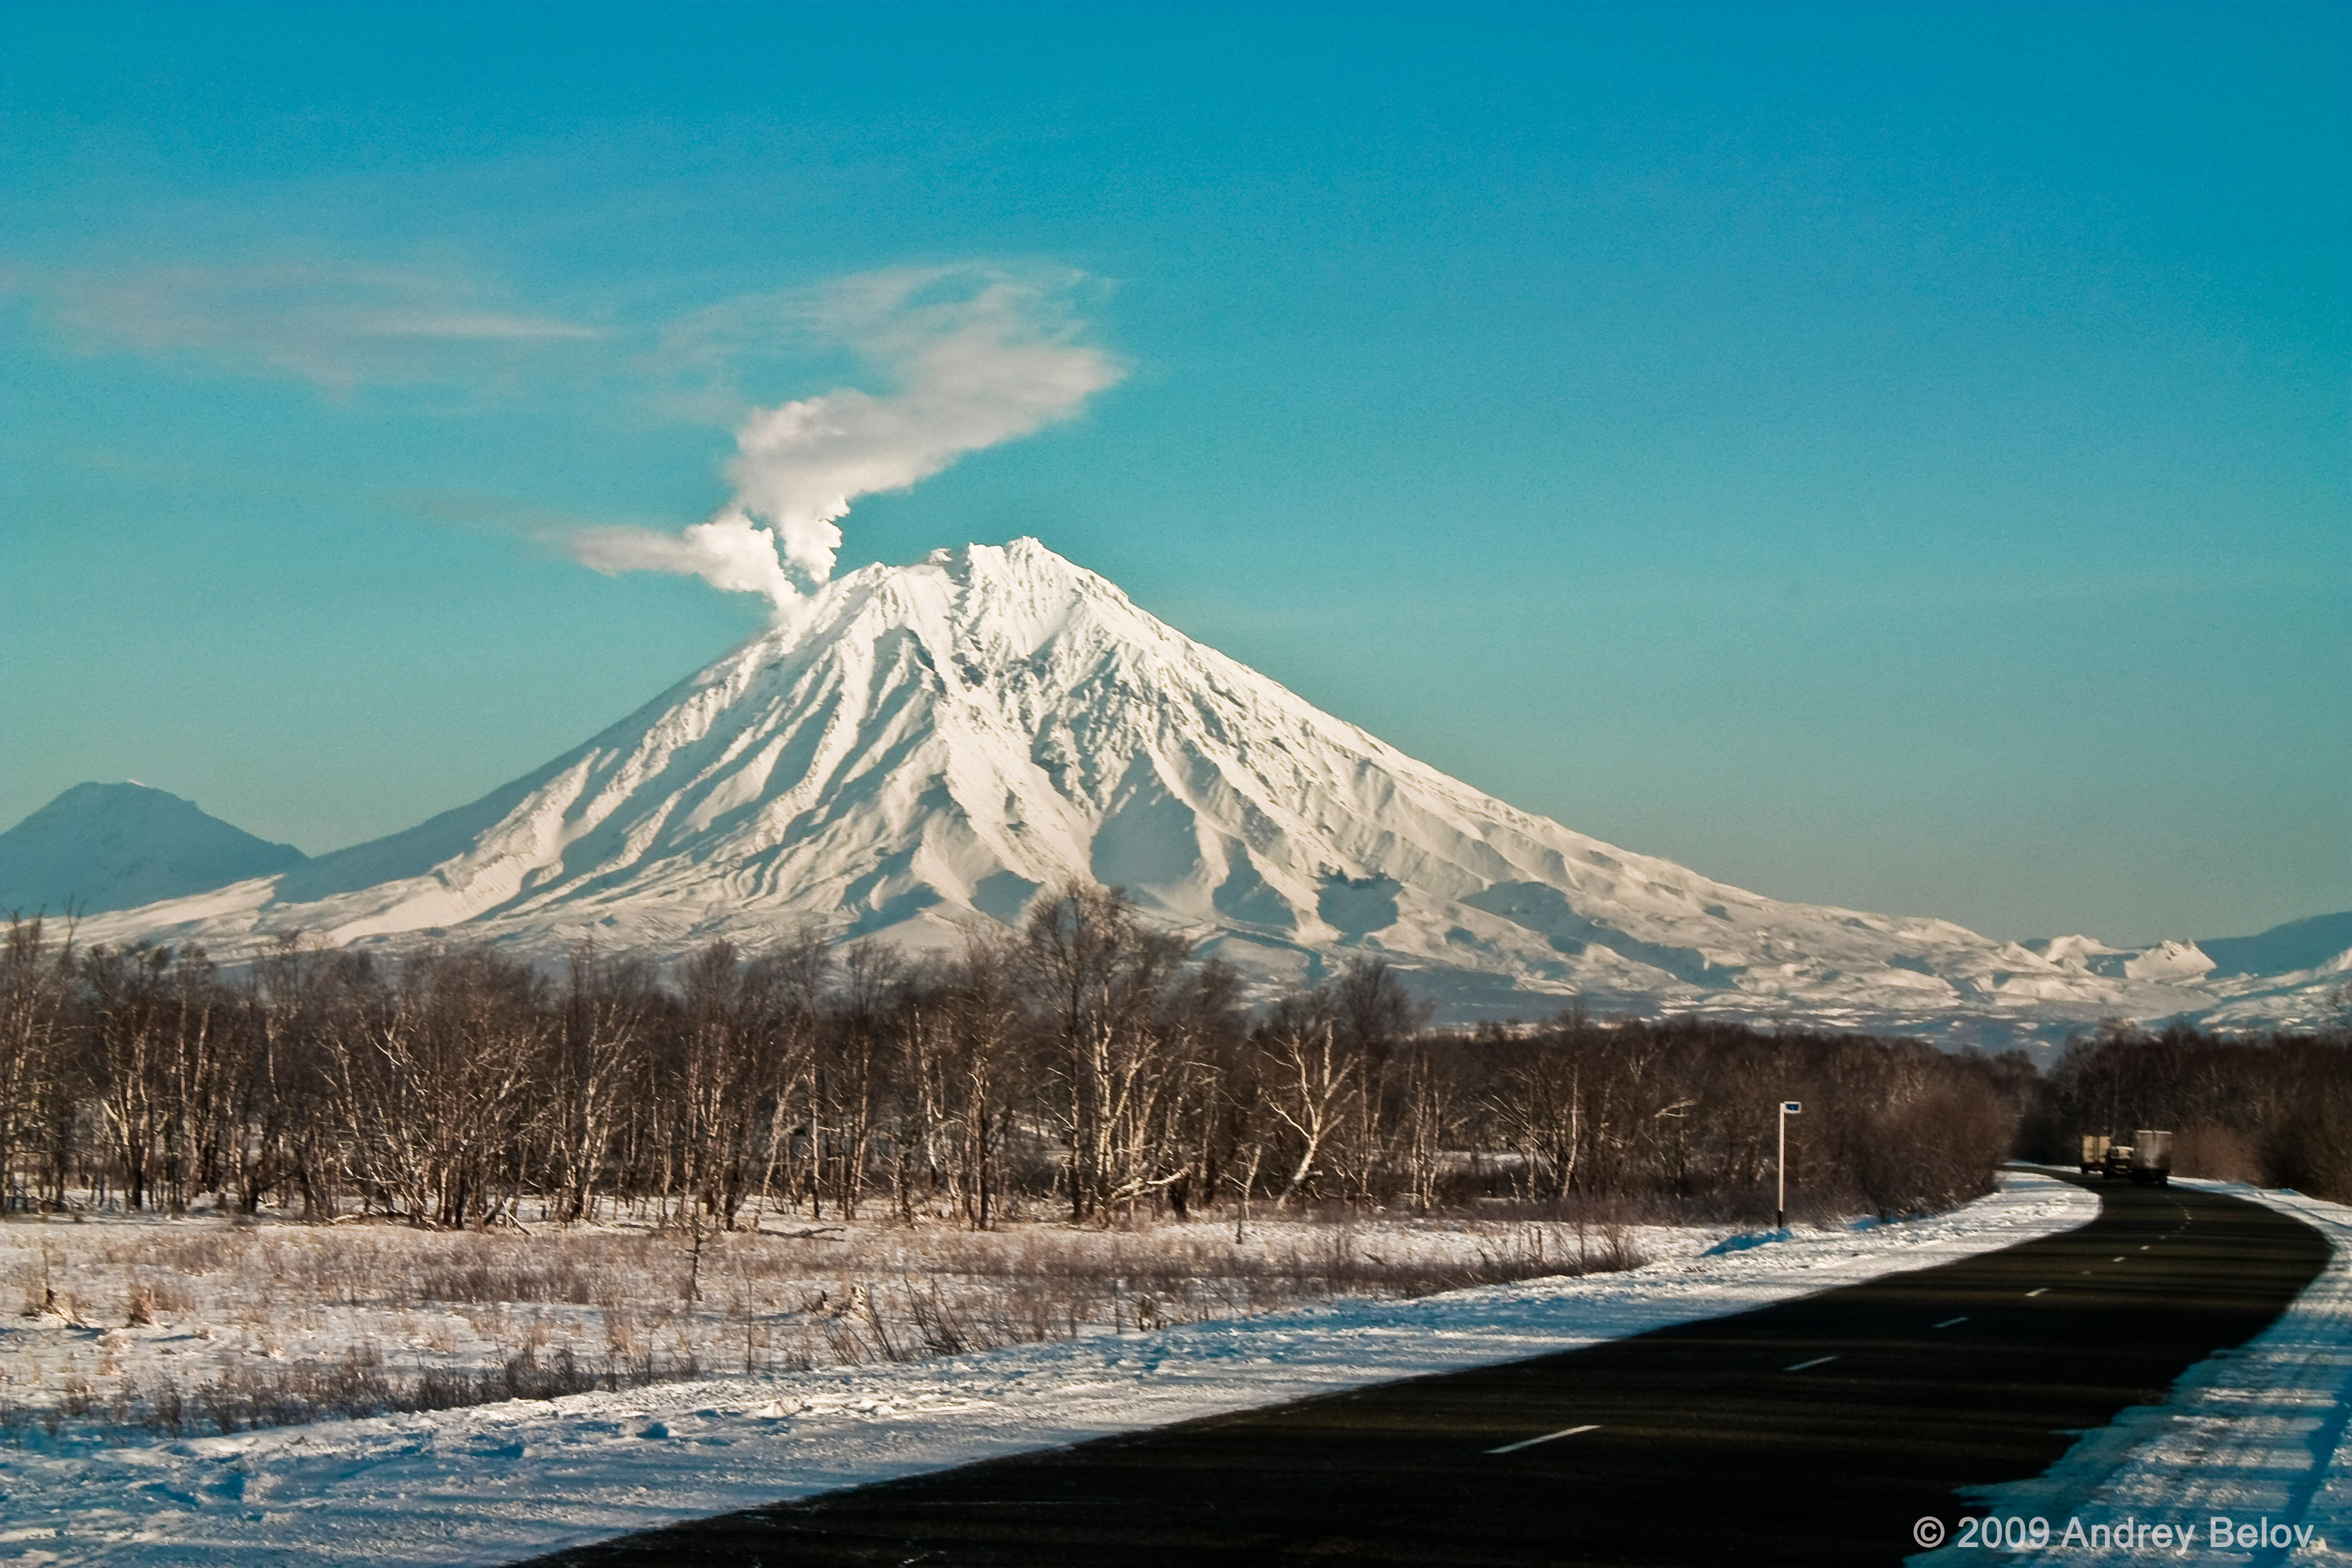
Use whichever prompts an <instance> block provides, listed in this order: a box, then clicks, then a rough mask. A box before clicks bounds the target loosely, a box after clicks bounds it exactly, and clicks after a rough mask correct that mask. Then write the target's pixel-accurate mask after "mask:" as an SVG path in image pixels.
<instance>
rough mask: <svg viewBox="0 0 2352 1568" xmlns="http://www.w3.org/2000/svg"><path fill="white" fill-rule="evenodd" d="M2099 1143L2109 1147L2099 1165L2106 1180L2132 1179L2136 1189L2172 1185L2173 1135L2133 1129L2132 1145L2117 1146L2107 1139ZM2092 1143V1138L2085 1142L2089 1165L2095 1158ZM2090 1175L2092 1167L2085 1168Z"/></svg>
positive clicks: (2143, 1128)
mask: <svg viewBox="0 0 2352 1568" xmlns="http://www.w3.org/2000/svg"><path fill="white" fill-rule="evenodd" d="M2092 1142H2093V1140H2091V1139H2089V1138H2085V1139H2084V1140H2083V1157H2084V1160H2086V1161H2087V1160H2088V1159H2089V1158H2090V1157H2091V1144H2092ZM2097 1142H2102V1143H2105V1144H2106V1146H2107V1147H2106V1152H2105V1157H2104V1158H2103V1159H2102V1160H2101V1161H2100V1164H2099V1173H2100V1175H2101V1176H2102V1177H2103V1178H2105V1180H2108V1181H2113V1180H2114V1179H2115V1178H2116V1177H2117V1176H2128V1177H2130V1178H2131V1181H2132V1184H2133V1185H2135V1186H2141V1187H2161V1186H2167V1185H2169V1184H2171V1181H2172V1134H2171V1133H2169V1132H2161V1131H2155V1130H2153V1129H2150V1128H2146V1127H2139V1128H2135V1129H2133V1131H2132V1135H2131V1142H2128V1143H2116V1142H2110V1141H2109V1140H2107V1139H2104V1138H2102V1139H2099V1140H2097ZM2089 1171H2090V1168H2089V1166H2088V1165H2085V1166H2084V1174H2086V1175H2087V1174H2088V1173H2089Z"/></svg>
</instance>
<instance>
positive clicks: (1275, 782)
mask: <svg viewBox="0 0 2352 1568" xmlns="http://www.w3.org/2000/svg"><path fill="white" fill-rule="evenodd" d="M1072 877H1078V878H1088V879H1095V880H1098V881H1101V882H1105V883H1114V884H1118V885H1122V886H1124V887H1126V888H1128V889H1129V890H1130V891H1131V892H1132V893H1133V894H1134V895H1135V896H1136V898H1137V900H1138V901H1139V903H1140V905H1141V906H1142V908H1143V909H1144V910H1146V911H1147V912H1148V913H1149V914H1150V915H1151V916H1152V917H1154V918H1156V919H1158V920H1160V921H1165V922H1166V923H1168V924H1169V925H1171V926H1172V927H1174V928H1176V929H1178V930H1181V931H1184V932H1186V933H1187V934H1189V935H1191V936H1192V937H1193V938H1194V939H1195V940H1196V941H1197V942H1199V944H1200V946H1201V949H1202V951H1203V952H1212V953H1214V954H1215V955H1216V956H1218V957H1221V958H1223V959H1224V960H1225V961H1226V962H1228V963H1232V964H1234V966H1235V967H1237V968H1238V969H1240V970H1241V971H1242V972H1243V973H1244V974H1245V975H1247V976H1249V977H1250V978H1252V979H1253V980H1255V981H1258V982H1261V983H1265V984H1289V983H1294V982H1297V981H1298V980H1301V979H1307V980H1312V979H1314V978H1316V977H1318V975H1319V974H1320V973H1322V972H1323V971H1324V969H1325V968H1326V967H1327V966H1328V965H1330V964H1332V963H1335V962H1337V961H1341V960H1344V959H1345V958H1346V957H1348V956H1349V955H1351V954H1354V953H1357V952H1364V953H1372V954H1378V955H1381V956H1383V957H1385V958H1387V959H1389V960H1390V961H1391V963H1395V964H1396V965H1397V966H1398V967H1399V968H1400V969H1402V970H1403V971H1404V972H1405V973H1406V974H1407V977H1408V979H1409V980H1410V982H1411V983H1412V984H1413V985H1414V987H1415V988H1416V989H1418V990H1420V991H1421V992H1423V994H1428V995H1430V996H1432V997H1433V999H1435V1000H1436V1001H1437V1002H1438V1003H1439V1004H1440V1005H1441V1008H1442V1009H1443V1011H1442V1014H1441V1016H1453V1017H1457V1018H1459V1017H1469V1016H1481V1015H1494V1014H1500V1013H1503V1012H1511V1013H1517V1014H1520V1015H1529V1016H1531V1015H1540V1014H1542V1013H1544V1012H1547V1011H1549V1010H1550V1009H1551V1008H1553V1007H1556V1006H1558V1005H1561V1004H1563V1003H1565V1002H1566V1001H1567V999H1568V998H1569V997H1570V996H1571V995H1580V996H1583V997H1585V998H1587V999H1588V1000H1589V1001H1591V1003H1593V1004H1594V1005H1599V1006H1602V1007H1609V1006H1616V1005H1634V1006H1639V1007H1642V1008H1643V1009H1644V1010H1655V1009H1657V1008H1659V1007H1662V1006H1663V1007H1666V1008H1671V1009H1675V1010H1683V1011H1707V1012H1716V1013H1721V1014H1726V1015H1729V1016H1741V1017H1747V1018H1751V1019H1754V1018H1765V1019H1772V1018H1778V1019H1783V1020H1787V1021H1790V1022H1802V1023H1809V1024H1813V1025H1818V1026H1843V1027H1875V1028H1896V1029H1910V1030H1919V1031H1924V1032H1930V1033H1943V1034H1946V1035H1947V1036H1951V1037H1970V1036H1973V1037H2001V1036H2003V1035H2004V1034H2005V1033H2011V1032H2018V1031H2027V1032H2030V1031H2032V1030H2033V1029H2035V1028H2040V1029H2042V1030H2043V1031H2044V1032H2052V1031H2063V1029H2065V1028H2069V1027H2075V1026H2081V1025H2083V1024H2084V1023H2088V1022H2090V1021H2093V1020H2095V1019H2096V1018H2098V1017H2101V1016H2106V1015H2110V1014H2117V1013H2120V1014H2125V1015H2128V1016H2135V1017H2140V1018H2154V1017H2161V1016H2169V1015H2174V1014H2179V1013H2183V1012H2192V1011H2197V1010H2201V1009H2207V1008H2210V1007H2211V1006H2212V1005H2214V1004H2215V1001H2216V999H2217V998H2216V996H2215V994H2213V993H2212V991H2211V990H2210V989H2200V988H2199V987H2198V986H2197V985H2195V984H2191V983H2192V982H2194V981H2195V979H2196V978H2197V971H2196V970H2195V968H2194V966H2193V964H2187V965H2184V964H2181V963H2174V964H2172V965H2170V966H2169V967H2164V966H2158V967H2159V968H2161V969H2162V973H2154V972H2150V973H2145V974H2143V973H2134V972H2131V971H2132V969H2133V967H2134V966H2131V965H2126V966H2125V969H2124V971H2123V972H2115V970H2114V966H2113V965H2111V964H2108V963H2105V962H2104V961H2105V957H2106V954H2107V950H2105V949H2104V948H2101V949H2099V950H2098V952H2096V953H2091V952H2089V951H2088V948H2089V947H2095V946H2096V944H2088V946H2085V947H2084V952H2076V951H2074V948H2073V947H2067V946H2065V945H2064V944H2055V945H2053V947H2052V949H2051V951H2050V952H2048V953H2047V954H2044V953H2041V952H2032V951H2029V950H2028V949H2026V948H2025V947H2022V946H2021V945H2019V944H2017V943H2013V942H1993V941H1991V940H1989V939H1987V938H1984V937H1981V936H1979V935H1977V934H1976V933H1974V932H1972V931H1967V930H1965V929H1963V928H1962V927H1959V926H1957V925H1954V924H1952V923H1951V922H1949V921H1937V920H1928V919H1915V918H1902V917H1894V916H1887V915H1876V914H1866V913H1860V912H1856V911H1852V910H1837V909H1826V908H1820V907H1815V906H1811V905H1803V904H1790V903H1782V902H1779V901H1777V900H1771V899H1767V898H1763V897H1760V896H1759V895H1757V894H1754V893H1750V892H1747V891H1744V890H1742V889H1738V888H1733V887H1728V886H1726V885H1724V884H1722V883H1719V882H1715V881H1710V880H1709V879H1706V878H1704V877H1701V876H1699V875H1697V874H1696V873H1695V872H1693V871H1690V870H1687V869H1685V868H1682V867H1680V866H1676V865H1674V864H1672V863H1670V862H1668V861H1664V860H1659V859H1655V858H1651V857H1648V856H1643V855H1637V854H1633V853H1631V852H1628V851H1626V850H1622V849H1619V848H1616V847H1612V846H1610V845H1607V844H1603V843H1601V842H1600V841H1599V840H1596V839H1592V838H1588V837H1584V836H1583V835H1581V834H1579V833H1574V832H1571V831H1570V830H1569V829H1568V828H1565V827H1563V826H1560V825H1559V824H1558V823H1555V822H1552V821H1549V820H1548V819H1546V818H1543V817H1539V816H1532V815H1530V814H1529V813H1527V812H1523V811H1519V810H1517V809H1516V808H1514V807H1512V806H1510V805H1506V804H1505V803H1503V802H1501V801H1499V800H1496V799H1495V798H1494V797H1492V796H1491V795H1485V794H1482V793H1481V792H1479V791H1477V790H1475V789H1473V788H1471V787H1470V786H1469V785H1467V784H1463V783H1461V782H1460V781H1459V780H1456V779H1453V778H1449V777H1447V776H1446V775H1444V773H1439V772H1437V771H1436V770H1435V769H1433V768H1431V767H1429V766H1427V765H1426V764H1424V763H1419V762H1416V761H1414V760H1413V759H1412V758H1411V757H1408V756H1406V755H1404V754H1403V753H1402V752H1398V751H1397V750H1395V749H1394V748H1393V747H1391V746H1389V745H1386V744H1384V743H1383V742H1381V741H1380V740H1378V739H1376V738H1375V737H1373V736H1371V735H1370V734H1367V733H1366V732H1365V731H1362V730H1360V729H1359V728H1358V727H1356V726H1355V725H1353V724H1350V723H1348V722H1346V721H1343V720H1340V719H1337V718H1334V717H1332V716H1331V715H1329V714H1328V713H1324V712H1322V711H1321V710H1318V709H1316V708H1315V707H1313V706H1311V705H1310V704H1308V703H1307V702H1305V701H1303V700H1300V699H1299V698H1297V696H1294V695H1293V694H1292V693H1291V692H1289V691H1287V690H1286V689H1284V688H1282V687H1281V686H1279V685H1277V684H1276V682H1274V681H1272V680H1269V679H1266V678H1265V676H1262V675H1259V674H1258V673H1256V672H1255V671H1254V670H1251V669H1248V668H1244V667H1243V666H1242V665H1240V664H1237V663H1235V662H1234V660H1232V659H1230V658H1225V657H1224V656H1223V655H1222V654H1219V653H1217V652H1215V651H1214V650H1213V649H1211V648H1207V647H1202V645H1200V644H1198V643H1196V642H1193V641H1192V639H1190V638H1188V637H1184V636H1183V635H1182V634H1181V633H1179V632H1177V631H1175V630H1174V629H1173V628H1171V627H1170V626H1167V625H1165V624H1164V623H1162V622H1160V621H1159V620H1157V619H1155V618H1154V617H1153V616H1150V615H1149V614H1147V613H1145V612H1144V611H1143V610H1141V609H1139V608H1138V607H1137V606H1136V605H1134V604H1133V603H1132V602H1131V601H1130V600H1129V598H1128V597H1127V595H1124V594H1122V593H1121V592H1119V590H1118V588H1117V587H1115V586H1114V585H1113V584H1110V583H1108V582H1107V581H1106V580H1104V579H1103V578H1101V577H1099V576H1097V575H1096V574H1093V573H1091V572H1087V571H1085V570H1083V569H1081V568H1079V567H1077V566H1075V565H1073V564H1072V563H1069V562H1067V561H1066V560H1064V559H1062V558H1061V557H1060V556H1058V555H1056V554H1055V553H1054V552H1052V551H1050V550H1048V549H1046V548H1045V546H1044V545H1043V544H1040V543H1038V542H1036V541H1035V540H1031V539H1022V540H1016V541H1014V542H1013V543H1011V544H1009V545H1005V546H1003V547H1001V548H999V547H992V546H987V545H972V546H969V547H967V548H964V549H961V550H956V551H940V552H937V553H935V554H933V555H932V556H931V557H930V558H929V559H928V560H926V561H923V562H920V563H916V564H914V565H910V566H903V567H885V566H873V567H868V568H866V570H864V571H861V572H857V573H855V574H851V575H849V576H847V577H845V578H843V579H841V580H839V581H837V582H835V583H833V584H829V585H828V586H826V587H824V589H822V590H820V591H819V592H817V593H816V594H815V595H814V596H813V597H812V598H811V599H810V600H809V601H807V603H806V604H805V605H803V606H800V607H799V608H798V609H797V610H796V612H795V614H794V615H793V616H792V617H791V619H790V621H789V623H788V624H786V625H782V626H777V627H775V628H773V629H772V630H770V631H768V632H766V633H763V634H761V636H759V637H754V638H752V639H751V641H750V642H748V643H746V644H745V645H744V646H743V647H740V648H738V649H736V650H735V651H734V652H733V653H731V654H730V655H728V656H727V657H726V658H722V659H720V660H719V661H718V662H717V663H715V664H713V665H712V666H710V667H709V668H707V669H705V670H703V671H702V672H700V673H699V674H698V675H696V676H694V677H693V678H692V679H688V680H686V681H684V682H682V683H680V684H679V685H678V686H677V687H675V688H673V689H671V690H669V691H667V692H666V693H664V694H663V695H662V696H660V697H659V698H656V700H654V701H652V702H651V703H648V704H647V705H646V707H644V708H643V709H640V710H638V711H637V712H635V713H634V714H632V715H630V716H629V717H628V718H626V719H625V720H623V721H621V722H619V723H617V724H615V725H614V726H613V727H612V728H610V729H608V730H606V731H604V733H603V734H601V735H598V736H597V737H595V738H594V739H593V740H592V741H590V742H587V743H586V744H585V745H583V746H581V747H579V748H578V749H576V750H574V751H572V752H569V753H567V754H565V755H564V756H562V757H559V758H557V759H555V760H554V761H553V762H551V763H548V764H547V765H546V766H545V767H543V768H541V769H540V770H538V771H537V772H535V773H530V774H529V775H527V776H526V777H524V778H521V779H519V780H517V781H515V782H514V783H512V784H508V785H506V786H505V787H503V788H501V789H499V790H495V791H493V792H491V793H490V794H489V795H486V796H484V797H483V798H482V799H480V800H478V801H476V802H475V803H473V804H472V805H467V806H463V807H460V808H458V809H457V810H456V811H452V812H448V813H446V814H445V815H443V816H437V817H435V818H433V819H432V820H431V821H429V822H426V823H425V824H423V825H422V826H417V827H415V828H412V829H410V830H408V831H407V832H405V833H400V834H395V835H394V836H393V837H388V838H383V839H379V840H377V841H375V842H373V843H371V844H363V845H360V846H358V847H354V848H351V849H346V850H342V851H340V852H338V853H336V854H331V855H327V856H322V857H320V858H318V859H316V860H312V861H310V862H308V863H306V864H304V865H302V866H299V867H297V868H293V869H291V870H289V871H287V872H285V873H284V874H282V875H280V876H278V877H276V878H271V879H257V880H254V881H251V882H247V883H243V884H239V885H238V886H237V887H236V888H232V889H222V890H219V891H216V892H214V893H210V894H205V895H202V896H200V897H197V898H194V899H189V900H182V901H180V902H177V903H170V904H161V905H155V906H151V907H149V908H147V909H143V910H135V911H131V912H128V913H125V914H121V915H113V916H107V917H102V918H101V919H100V920H99V921H93V922H91V924H90V926H89V928H87V931H88V934H89V936H91V937H92V938H95V939H99V940H119V939H121V938H125V937H129V936H132V935H142V936H149V937H153V938H158V939H162V940H176V939H194V940H200V941H202V942H205V944H206V945H207V946H208V947H209V948H210V949H211V950H212V951H213V952H215V954H218V955H224V956H230V957H234V956H236V954H238V953H239V952H249V951H251V950H253V949H254V948H255V947H256V946H257V945H258V944H259V943H260V942H265V941H267V940H268V938H269V937H270V936H272V935H273V934H274V933H277V932H280V931H290V930H296V929H299V930H302V931H309V932H312V933H316V934H319V935H321V936H323V937H325V938H326V939H327V940H329V941H331V942H338V943H351V942H398V941H401V940H404V939H405V940H417V939H418V938H419V937H420V936H421V935H429V936H430V937H434V938H438V937H441V936H444V935H446V936H455V937H478V938H480V939H483V940H488V941H493V942H499V943H501V944H504V945H508V946H510V947H513V948H516V949H519V950H521V951H525V952H550V953H551V952H557V951H560V950H561V949H562V947H564V946H565V945H567V944H569V943H571V942H575V941H577V940H579V939H581V938H583V937H591V936H593V937H595V938H597V939H598V940H600V941H602V942H604V943H605V944H607V945H608V946H620V947H626V948H630V949H633V950H635V951H641V952H649V953H652V954H654V955H656V956H662V955H668V954H674V953H677V952H683V951H685V950H687V949H688V948H690V947H692V946H694V945H697V944H699V943H702V942H708V941H709V940H710V939H712V938H713V937H716V936H721V935H726V936H732V937H735V938H737V939H739V940H742V941H746V942H757V941H759V940H761V939H762V938H763V937H764V936H765V935H767V934H768V933H770V932H772V931H773V930H774V929H775V928H776V927H777V925H778V924H779V923H780V922H782V921H789V920H792V919H793V918H796V917H804V916H805V917H814V918H816V919H820V920H823V921H827V922H829V923H831V924H832V925H833V926H834V928H835V930H837V931H840V932H841V933H842V934H843V935H844V936H845V937H858V936H867V935H883V936H888V937H891V938H894V939H896V940H898V941H900V942H906V943H908V944H910V945H914V946H931V945H940V944H946V943H953V942H958V941H960V940H961V935H962V933H963V932H964V931H967V930H969V929H970V928H971V927H972V926H973V925H975V924H980V923H985V922H988V921H1013V920H1017V919H1018V918H1019V915H1020V912H1021V910H1022V909H1023V907H1024V905H1025V903H1026V902H1027V901H1028V900H1029V899H1030V897H1031V896H1032V895H1033V894H1034V893H1035V892H1036V891H1037V890H1038V889H1041V888H1046V887H1052V886H1055V885H1058V884H1059V883H1061V882H1062V881H1063V880H1065V879H1068V878H1072ZM2076 945H2077V946H2084V944H2081V943H2077V944H2076ZM2138 967H2141V968H2145V967H2146V966H2138Z"/></svg>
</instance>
